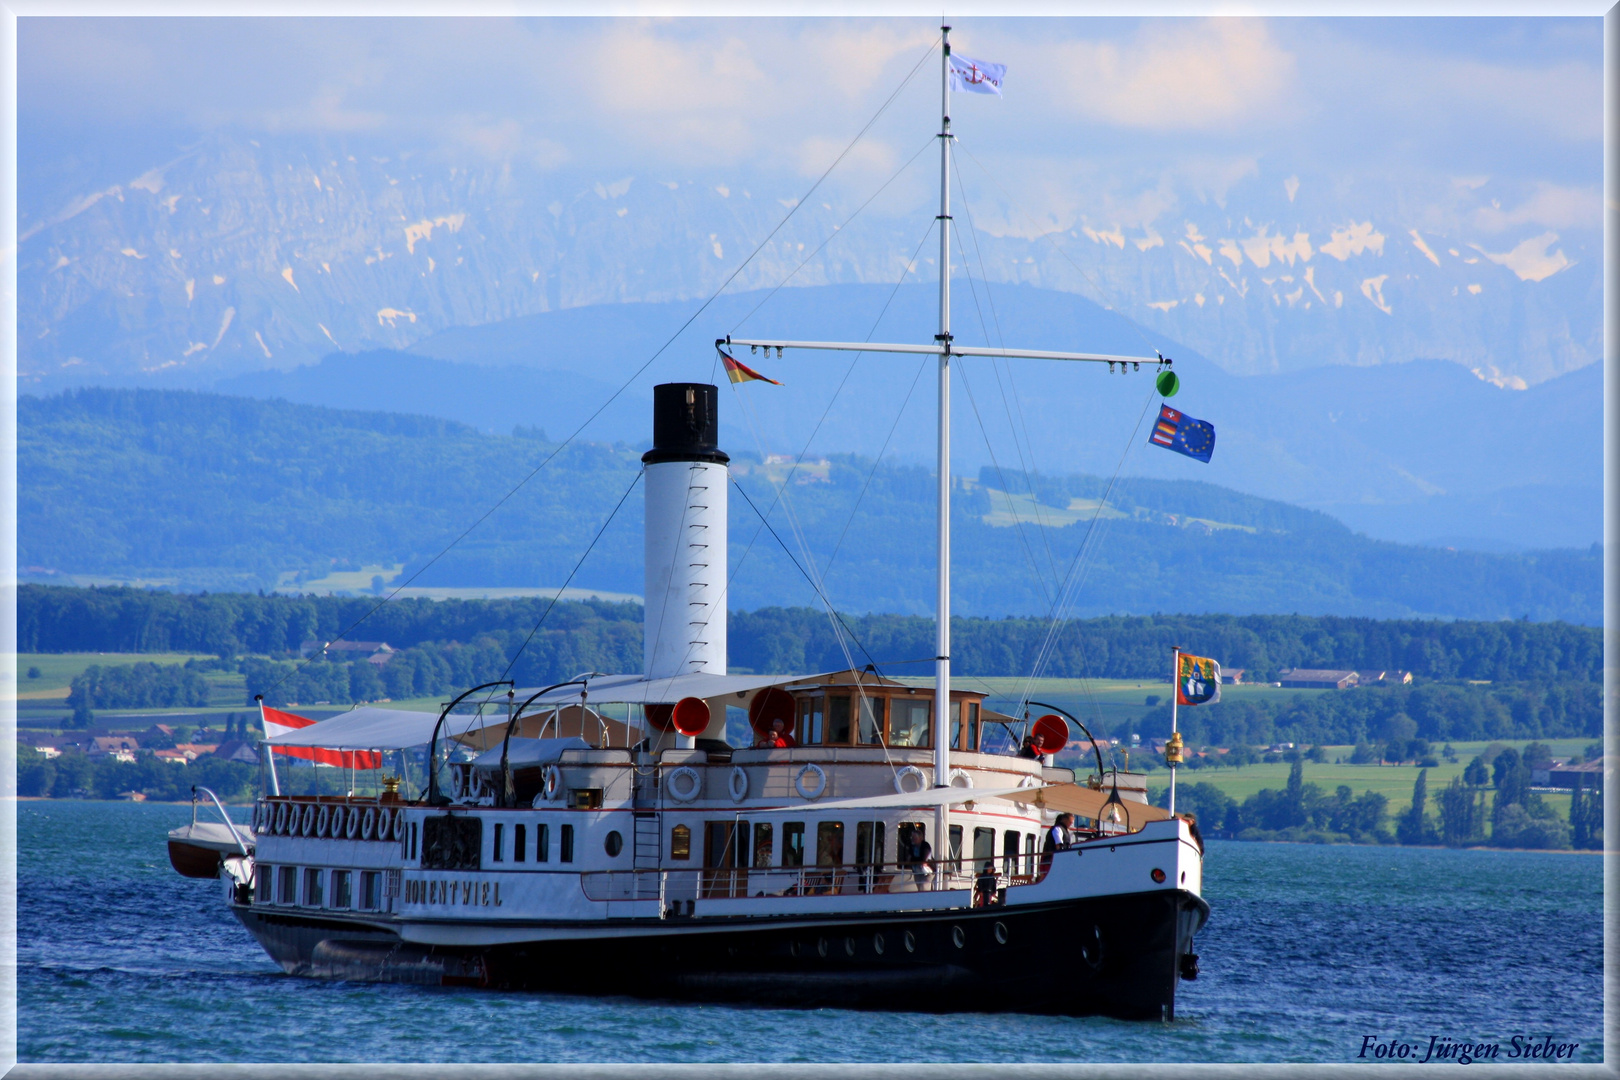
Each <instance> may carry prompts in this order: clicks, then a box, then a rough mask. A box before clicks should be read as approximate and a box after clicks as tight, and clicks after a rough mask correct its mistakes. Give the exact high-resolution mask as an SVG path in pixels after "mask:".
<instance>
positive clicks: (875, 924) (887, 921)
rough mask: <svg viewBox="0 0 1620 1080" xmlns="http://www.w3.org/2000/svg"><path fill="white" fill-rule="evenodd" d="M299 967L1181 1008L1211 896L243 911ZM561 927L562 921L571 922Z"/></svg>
mask: <svg viewBox="0 0 1620 1080" xmlns="http://www.w3.org/2000/svg"><path fill="white" fill-rule="evenodd" d="M235 911H236V914H237V916H238V918H240V919H241V921H242V922H243V924H244V925H245V926H246V927H247V928H248V929H249V930H250V931H251V932H252V933H253V934H254V936H255V937H256V938H258V940H259V942H260V943H261V944H262V945H263V946H264V948H265V950H266V951H267V952H268V953H269V954H270V956H271V957H272V958H273V959H274V960H275V961H276V962H277V963H278V964H280V965H281V966H282V968H283V969H284V970H286V971H288V972H290V973H293V974H300V975H314V976H323V977H328V978H341V979H351V980H361V981H382V982H409V983H422V984H431V985H478V986H488V987H492V988H503V989H514V990H530V991H549V992H558V993H569V994H605V995H620V996H623V995H630V996H639V997H652V998H662V999H672V1000H685V1001H726V1002H741V1003H748V1004H757V1005H770V1006H787V1007H823V1006H830V1007H842V1008H858V1009H879V1010H902V1011H922V1012H946V1011H949V1012H961V1011H971V1012H1022V1013H1042V1014H1057V1015H1070V1016H1089V1015H1103V1016H1113V1017H1119V1018H1122V1019H1149V1018H1151V1019H1161V1018H1166V1019H1167V1018H1171V1017H1173V1016H1174V1015H1175V996H1176V985H1177V982H1178V980H1179V978H1180V977H1181V972H1182V969H1183V964H1184V963H1185V961H1184V960H1183V957H1185V956H1187V955H1188V954H1190V953H1191V952H1192V938H1193V934H1194V933H1196V932H1197V930H1198V929H1199V928H1200V927H1202V925H1203V923H1204V920H1205V918H1207V915H1208V911H1209V908H1208V905H1207V904H1206V903H1205V902H1204V901H1203V900H1202V899H1201V898H1199V897H1197V896H1195V895H1193V894H1191V893H1189V892H1184V891H1156V892H1151V893H1138V894H1126V895H1113V896H1102V897H1088V898H1078V899H1070V900H1064V901H1059V902H1053V903H1050V904H1040V905H1034V904H1031V905H1018V906H993V907H988V908H971V909H956V910H945V911H936V912H903V913H902V912H897V913H894V914H892V915H888V914H883V915H880V914H875V913H871V912H867V913H862V914H860V915H848V916H829V917H818V918H815V919H813V920H809V919H803V918H794V919H771V920H758V919H750V920H737V921H731V920H723V919H717V920H709V919H681V918H672V919H667V920H660V921H659V923H658V924H657V925H656V926H652V927H648V926H645V925H638V924H635V923H630V922H627V923H625V924H615V923H612V922H610V923H607V924H605V925H599V926H597V927H595V928H590V929H587V928H584V927H580V926H578V925H577V924H576V925H574V926H570V927H566V928H563V927H553V928H550V929H549V932H548V931H547V930H546V929H543V928H540V927H537V928H536V939H535V940H533V941H526V942H516V943H511V944H502V945H497V946H483V947H479V948H476V949H456V948H446V947H429V946H422V945H415V944H411V943H408V942H404V941H402V940H401V939H400V938H399V937H398V936H397V935H396V934H395V933H394V932H393V931H391V930H387V929H384V928H381V927H378V926H375V925H370V926H368V925H366V924H364V923H360V922H358V921H357V922H349V921H348V920H343V919H325V918H313V917H303V916H299V915H297V914H293V913H279V912H278V913H275V914H269V913H265V912H262V911H259V910H255V909H253V908H251V907H244V906H238V907H235ZM558 931H564V932H563V933H559V932H558Z"/></svg>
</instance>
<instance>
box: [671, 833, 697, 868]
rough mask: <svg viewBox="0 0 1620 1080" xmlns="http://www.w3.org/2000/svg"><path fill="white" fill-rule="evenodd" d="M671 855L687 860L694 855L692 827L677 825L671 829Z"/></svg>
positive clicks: (673, 857)
mask: <svg viewBox="0 0 1620 1080" xmlns="http://www.w3.org/2000/svg"><path fill="white" fill-rule="evenodd" d="M669 857H670V858H671V859H680V860H682V861H685V860H687V859H690V858H691V857H692V828H691V826H690V825H677V826H675V827H674V828H673V829H671V830H669Z"/></svg>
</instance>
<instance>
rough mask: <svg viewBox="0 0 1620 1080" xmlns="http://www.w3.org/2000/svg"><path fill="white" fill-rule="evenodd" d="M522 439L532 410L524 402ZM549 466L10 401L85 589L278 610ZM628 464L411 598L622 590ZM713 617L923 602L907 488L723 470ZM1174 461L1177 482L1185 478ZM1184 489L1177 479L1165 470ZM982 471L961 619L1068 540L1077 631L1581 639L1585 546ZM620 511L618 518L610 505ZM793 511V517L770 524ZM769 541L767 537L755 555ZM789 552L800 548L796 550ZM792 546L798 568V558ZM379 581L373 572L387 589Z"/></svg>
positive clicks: (128, 396)
mask: <svg viewBox="0 0 1620 1080" xmlns="http://www.w3.org/2000/svg"><path fill="white" fill-rule="evenodd" d="M535 416H536V420H537V423H538V422H540V421H543V419H544V416H545V403H544V402H541V401H537V402H536V403H535ZM553 450H555V444H554V443H552V442H550V441H548V440H547V439H546V437H545V435H544V434H543V433H542V431H541V430H540V429H539V427H538V426H537V427H535V428H520V429H518V430H516V431H514V432H513V434H511V435H492V434H487V433H481V432H479V431H477V430H475V429H473V428H470V427H466V426H462V425H459V424H456V423H453V422H449V421H443V420H434V419H427V418H423V417H413V416H401V415H395V414H386V413H365V412H353V411H343V410H334V409H326V408H320V407H315V406H305V405H292V404H288V403H286V402H274V401H271V402H266V401H254V400H248V399H243V398H232V397H226V396H221V395H209V394H197V393H187V392H178V391H169V392H165V391H149V390H139V391H137V390H97V389H92V390H82V391H76V392H72V393H67V394H63V395H58V396H55V397H50V398H29V397H24V398H22V399H20V401H19V403H18V477H19V490H18V564H19V567H20V568H21V570H20V574H21V576H22V577H23V579H24V580H36V581H37V580H49V579H50V578H51V577H52V576H53V575H86V576H99V577H102V578H111V579H116V580H126V581H128V580H139V581H149V582H154V583H162V584H167V585H170V586H172V587H175V588H178V589H199V588H207V589H211V590H219V589H226V590H236V591H242V590H249V591H251V590H257V589H265V590H272V589H276V588H278V587H279V588H283V589H296V588H297V587H298V586H299V584H300V583H301V582H303V581H310V580H317V579H320V578H322V577H324V576H326V575H328V574H329V573H331V572H332V571H333V570H334V569H350V570H360V569H361V568H363V567H377V568H378V569H379V570H381V569H382V568H384V567H397V566H399V565H401V564H403V565H404V567H405V571H406V573H410V572H411V571H412V570H414V568H416V567H418V566H421V565H423V564H424V563H426V562H428V561H429V560H431V559H433V558H434V556H435V555H436V554H437V553H438V552H440V551H441V550H442V549H443V548H444V547H445V545H447V544H449V543H450V541H451V540H452V539H454V538H455V537H456V536H458V535H459V534H460V533H462V532H463V530H465V529H466V528H467V526H468V525H469V524H470V523H472V522H474V521H477V520H478V519H479V518H480V516H481V515H483V514H484V513H485V512H486V511H487V510H489V508H490V507H492V506H494V505H495V504H496V503H497V502H498V501H499V500H500V499H501V498H502V496H503V495H505V494H507V493H508V492H509V491H511V490H512V489H513V488H514V487H516V486H518V485H519V484H520V482H522V481H523V480H524V478H525V477H526V476H529V474H530V473H531V472H532V471H533V470H534V469H535V467H536V466H537V465H539V464H540V463H541V462H542V461H543V460H545V459H546V457H547V456H548V455H550V454H551V453H552V452H553ZM638 450H639V448H636V447H630V446H626V445H623V444H615V445H607V444H600V443H595V444H592V443H579V444H575V445H573V446H571V447H569V448H568V449H566V450H565V451H563V452H562V453H561V454H559V455H557V457H556V458H555V460H553V461H551V463H550V464H549V465H547V466H546V467H545V468H544V469H543V470H541V471H540V472H539V473H538V474H535V475H534V477H533V479H531V480H529V481H528V482H527V483H523V484H522V486H521V488H520V489H519V490H518V491H517V493H516V494H515V495H514V496H512V497H511V498H510V499H509V500H507V501H506V502H505V503H504V504H502V505H501V506H500V507H499V509H498V510H496V511H495V512H494V513H493V514H491V515H490V516H489V517H488V518H487V520H484V521H483V522H482V523H481V524H479V525H478V527H477V528H476V529H474V530H473V531H472V533H471V534H470V535H469V536H468V537H467V539H466V540H464V541H462V542H461V543H459V544H458V545H456V546H455V547H454V548H453V549H452V550H451V551H450V552H449V553H448V554H447V555H445V556H444V557H443V558H442V559H440V560H438V561H437V562H436V563H434V565H433V566H432V568H431V569H430V570H429V571H428V572H427V573H426V574H424V575H423V576H422V577H421V578H419V579H418V580H417V582H416V584H417V585H427V586H478V587H492V586H525V587H537V586H547V587H551V586H557V585H560V584H561V583H562V582H563V581H564V580H565V579H566V578H567V577H568V575H569V573H570V572H571V571H572V570H573V568H574V566H575V563H576V561H577V560H578V559H579V558H580V555H581V553H583V552H585V551H586V549H587V548H588V547H590V545H591V541H592V537H593V536H595V534H596V533H597V530H598V529H599V528H601V527H602V524H603V522H604V521H606V520H607V519H608V517H609V515H610V513H611V511H612V510H613V507H614V506H615V504H617V503H618V502H619V500H620V499H621V498H624V500H625V501H624V504H623V508H622V510H621V511H620V512H619V513H618V515H617V516H616V517H615V518H614V519H613V521H612V523H611V525H609V526H608V527H607V529H606V530H605V531H604V532H603V533H602V536H601V537H600V539H599V540H598V541H597V542H596V546H595V547H594V549H592V550H591V553H590V556H589V558H587V559H586V561H585V562H584V564H583V565H582V566H581V567H580V569H579V571H578V576H577V577H576V578H575V580H574V582H573V584H574V585H575V586H579V587H585V588H594V589H601V590H608V591H613V592H621V593H630V594H639V593H640V592H641V588H642V582H641V564H642V538H641V496H640V493H639V492H634V491H630V488H631V485H632V483H633V481H634V479H635V476H636V471H637V469H638V467H639V453H638ZM733 461H734V468H733V473H734V475H735V476H736V477H737V480H738V484H739V485H740V488H741V490H742V491H743V492H746V493H747V495H748V498H751V499H752V500H753V502H754V504H755V505H756V506H757V507H758V510H759V511H761V512H765V513H768V515H769V518H770V522H771V526H772V529H773V530H774V535H773V532H772V531H769V530H764V529H762V528H761V527H760V524H759V520H758V518H757V517H756V516H755V509H754V508H753V507H751V506H750V504H749V501H748V498H743V497H739V496H738V494H737V493H736V492H734V493H733V496H732V499H731V559H732V570H733V574H734V576H733V584H732V594H731V604H730V606H731V607H732V608H734V609H742V610H751V609H758V608H762V607H767V606H783V607H792V606H802V605H807V604H814V603H815V602H816V597H815V594H814V591H813V590H812V589H811V587H810V586H809V585H808V584H806V582H805V579H804V577H803V576H802V574H801V572H800V570H799V569H797V568H796V567H795V565H794V560H793V559H790V558H789V556H788V555H787V554H786V553H785V552H784V551H783V550H782V547H781V546H780V543H787V544H792V545H793V546H794V556H795V558H796V559H797V561H798V563H800V564H801V565H802V564H804V563H805V562H806V561H807V560H814V561H815V562H816V563H817V565H818V567H819V569H820V571H821V575H822V577H823V579H824V581H825V583H826V590H827V593H828V594H829V596H830V597H831V600H832V602H833V603H834V604H835V605H837V606H838V607H839V608H840V609H842V610H844V611H846V612H863V613H864V612H894V613H900V614H923V613H926V612H927V611H929V610H931V608H932V606H933V560H934V549H933V543H932V535H933V534H932V525H931V522H932V518H933V513H934V511H933V490H932V489H933V483H932V480H931V479H930V477H929V475H928V473H927V471H926V470H924V469H921V468H915V467H907V466H890V465H886V464H884V465H879V466H878V467H876V468H875V469H874V468H873V466H872V463H871V462H870V461H869V460H865V459H861V458H857V457H853V456H850V457H834V458H832V460H830V461H829V462H827V463H826V464H825V465H818V466H816V467H814V468H805V469H801V470H800V471H799V472H797V473H796V474H794V475H793V477H792V480H791V482H790V483H788V484H786V486H785V491H786V497H785V498H784V499H783V500H780V501H778V500H776V499H775V497H774V495H773V489H772V484H773V482H775V481H778V480H782V479H786V478H787V473H786V470H785V469H784V468H773V467H766V466H762V465H761V464H760V463H759V462H758V461H755V460H750V459H749V458H748V456H747V455H743V454H738V455H735V456H734V458H733ZM1195 468H1196V465H1195V464H1193V463H1189V469H1190V470H1191V469H1195ZM1189 475H1194V473H1192V472H1189ZM1021 484H1022V481H1018V480H1012V479H1008V480H1003V479H1002V477H1001V475H1000V474H999V473H997V472H996V471H994V470H984V471H983V472H982V473H981V475H980V476H979V477H977V478H972V479H961V480H959V481H958V484H957V494H956V496H955V497H954V498H953V502H952V510H953V548H954V549H953V568H954V583H955V605H956V610H957V611H958V612H959V613H962V614H966V615H978V616H986V617H999V616H1004V615H1039V614H1043V613H1045V612H1047V611H1049V610H1050V609H1051V599H1052V596H1053V595H1054V593H1056V592H1057V586H1058V583H1059V582H1060V581H1061V580H1063V578H1064V576H1065V574H1066V573H1067V572H1068V567H1069V565H1070V562H1071V559H1072V558H1073V556H1074V554H1075V552H1076V551H1077V550H1078V549H1080V548H1081V546H1082V542H1084V541H1087V538H1088V537H1089V542H1087V543H1086V545H1085V555H1084V557H1083V558H1082V559H1081V561H1080V568H1079V571H1078V572H1077V573H1076V575H1075V577H1076V580H1077V582H1078V588H1077V589H1076V590H1075V591H1074V592H1073V606H1072V608H1071V609H1070V610H1071V613H1072V614H1075V615H1082V616H1084V615H1102V614H1110V613H1135V614H1141V613H1148V612H1155V611H1182V612H1230V613H1235V614H1250V613H1259V614H1268V613H1270V614H1277V613H1291V612H1300V613H1307V614H1320V615H1343V616H1369V617H1378V618H1410V617H1423V618H1429V617H1435V618H1461V619H1485V620H1495V619H1502V618H1512V619H1518V618H1521V617H1528V618H1530V619H1533V620H1566V621H1570V622H1578V623H1589V624H1596V623H1598V622H1600V621H1601V597H1602V571H1601V559H1600V557H1599V555H1598V553H1597V551H1596V550H1590V551H1551V552H1537V553H1530V554H1523V555H1494V554H1480V553H1473V552H1455V551H1447V550H1439V549H1431V548H1419V547H1408V546H1402V545H1397V544H1390V543H1384V542H1377V541H1372V540H1369V539H1367V538H1366V537H1363V536H1359V535H1356V534H1353V533H1352V532H1350V530H1348V529H1347V528H1345V527H1344V526H1343V525H1342V524H1340V523H1339V522H1337V521H1335V520H1334V519H1332V518H1330V517H1327V516H1325V515H1323V514H1320V513H1316V512H1312V511H1305V510H1300V509H1298V508H1296V507H1291V506H1288V505H1286V504H1283V503H1278V502H1273V501H1268V500H1264V499H1258V498H1253V497H1250V496H1245V495H1241V494H1238V493H1235V492H1232V491H1229V490H1225V489H1221V488H1218V487H1214V486H1212V485H1208V484H1201V483H1196V482H1191V481H1150V480H1142V479H1129V478H1127V479H1125V480H1122V481H1121V483H1120V485H1119V486H1118V487H1117V488H1116V489H1115V490H1114V492H1113V494H1112V495H1111V497H1110V500H1109V503H1108V505H1107V506H1104V507H1099V505H1098V501H1099V499H1100V496H1101V495H1102V493H1103V488H1104V484H1103V481H1101V480H1099V479H1096V478H1092V477H1084V476H1067V477H1040V478H1038V480H1037V481H1036V483H1035V491H1034V493H1033V494H1034V496H1036V497H1035V498H1032V497H1030V493H1029V492H1028V491H1027V490H1025V491H1023V492H1016V491H1015V492H1014V493H1012V494H1011V495H1009V494H1007V493H1005V492H1004V491H1002V490H1001V489H1002V488H1003V487H1015V488H1016V487H1019V486H1020V485H1021ZM627 491H630V493H629V496H628V497H627V498H626V497H625V496H626V492H627ZM789 511H791V520H790V517H789ZM778 537H779V538H780V542H779V540H778ZM801 538H802V541H801ZM801 542H802V549H801V547H800V545H801ZM392 574H393V571H392V570H387V571H384V572H383V573H382V575H381V576H383V577H384V578H385V579H386V578H388V577H390V576H391V575H392Z"/></svg>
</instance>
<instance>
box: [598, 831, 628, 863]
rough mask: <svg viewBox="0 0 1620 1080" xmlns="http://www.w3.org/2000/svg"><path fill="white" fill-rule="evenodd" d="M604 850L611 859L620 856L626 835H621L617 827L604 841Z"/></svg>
mask: <svg viewBox="0 0 1620 1080" xmlns="http://www.w3.org/2000/svg"><path fill="white" fill-rule="evenodd" d="M602 850H603V851H605V852H607V856H608V858H610V859H617V858H618V857H619V852H621V851H623V850H624V837H622V836H620V835H619V831H618V830H617V829H615V830H614V831H612V832H610V833H608V834H607V838H606V839H604V840H603V841H602Z"/></svg>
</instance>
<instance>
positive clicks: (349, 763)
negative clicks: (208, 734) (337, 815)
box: [259, 702, 382, 769]
mask: <svg viewBox="0 0 1620 1080" xmlns="http://www.w3.org/2000/svg"><path fill="white" fill-rule="evenodd" d="M259 717H260V719H261V720H263V721H264V737H265V738H266V739H273V738H275V737H276V736H277V735H285V734H287V733H288V732H289V731H297V730H298V729H299V728H307V727H309V726H310V725H311V724H314V723H317V722H318V721H315V720H311V719H310V718H309V717H307V716H299V715H298V714H297V713H290V712H282V711H281V710H280V709H272V708H270V707H269V706H268V705H266V704H264V703H263V702H260V703H259ZM271 749H272V750H274V751H275V752H276V753H278V754H281V755H282V756H284V757H295V758H303V759H305V760H306V761H313V762H315V764H317V765H335V766H337V767H339V768H343V769H380V768H382V755H381V754H379V753H377V752H376V751H373V750H327V749H324V748H322V747H318V746H272V747H271Z"/></svg>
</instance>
